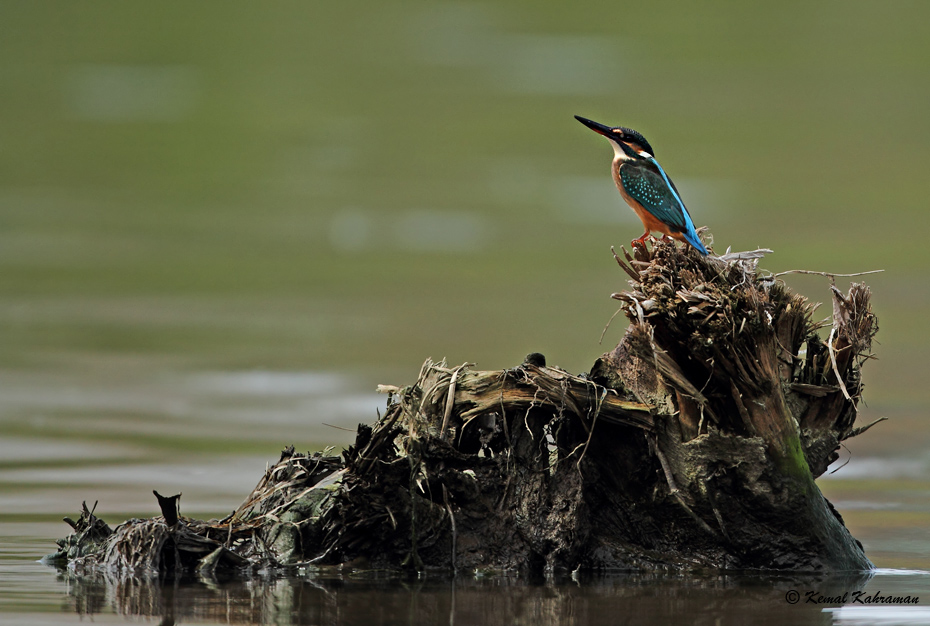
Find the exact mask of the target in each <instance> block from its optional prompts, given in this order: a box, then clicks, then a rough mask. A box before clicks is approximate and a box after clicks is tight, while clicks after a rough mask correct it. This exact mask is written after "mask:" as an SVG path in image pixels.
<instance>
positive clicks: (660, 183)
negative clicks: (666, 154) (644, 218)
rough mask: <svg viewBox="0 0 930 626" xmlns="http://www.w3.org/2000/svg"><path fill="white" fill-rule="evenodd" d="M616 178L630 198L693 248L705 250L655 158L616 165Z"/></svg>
mask: <svg viewBox="0 0 930 626" xmlns="http://www.w3.org/2000/svg"><path fill="white" fill-rule="evenodd" d="M620 182H621V183H623V189H624V191H626V192H627V194H629V195H630V197H631V198H633V199H634V200H636V201H637V202H639V203H640V204H641V205H643V208H644V209H646V210H647V211H649V212H650V213H651V214H652V215H654V216H655V217H656V218H657V219H658V220H659V221H661V222H663V223H664V224H666V225H668V226H669V227H671V228H672V229H673V230H675V231H678V232H680V233H682V235H684V237H685V238H686V239H687V240H688V241H689V242H690V243H691V245H693V246H694V247H695V248H697V249H698V250H700V251H701V252H702V253H703V254H707V252H706V249H705V248H704V245H703V244H702V243H701V240H700V238H698V236H697V233H696V232H695V230H694V223H693V222H692V221H691V216H690V215H689V214H688V209H686V208H685V203H684V202H682V200H681V196H679V194H678V189H676V188H675V184H674V183H673V182H672V180H671V179H670V178H669V177H668V175H667V174H666V173H665V170H663V169H662V166H661V165H659V163H658V162H657V161H656V160H655V159H643V160H637V161H629V162H627V163H624V164H623V165H621V166H620Z"/></svg>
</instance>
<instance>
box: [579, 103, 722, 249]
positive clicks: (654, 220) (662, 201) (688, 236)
mask: <svg viewBox="0 0 930 626" xmlns="http://www.w3.org/2000/svg"><path fill="white" fill-rule="evenodd" d="M575 119H576V120H578V121H579V122H581V123H582V124H584V125H585V126H587V127H588V128H590V129H591V130H593V131H594V132H596V133H598V134H600V135H604V136H605V137H607V139H608V141H610V145H611V146H613V149H614V161H613V165H612V166H611V171H612V173H613V177H614V183H616V185H617V189H619V190H620V195H621V196H623V199H624V200H626V203H627V204H629V205H630V208H631V209H633V211H635V212H636V215H638V216H639V219H641V220H642V222H643V227H645V229H646V232H645V233H643V236H642V237H640V238H639V239H634V240H633V241H632V244H633V245H636V244H639V245H641V246H645V245H646V244H645V240H646V237H648V236H649V233H651V232H659V233H662V234H663V235H668V236H669V237H674V238H675V239H677V240H679V241H685V242H687V243H689V244H691V246H692V247H694V249H695V250H697V251H698V252H700V253H701V254H705V255H706V254H707V248H705V247H704V244H703V243H701V240H700V238H698V236H697V233H696V232H695V230H694V222H692V221H691V216H690V215H689V214H688V209H686V208H685V203H684V202H682V201H681V196H680V195H679V193H678V189H676V188H675V183H673V182H672V179H671V178H669V177H668V174H666V173H665V170H663V169H662V166H661V165H659V162H658V161H656V159H655V152H654V151H653V150H652V146H650V145H649V142H648V141H646V138H645V137H643V136H642V135H640V134H639V133H638V132H636V131H635V130H633V129H631V128H624V127H623V126H613V127H611V126H604V125H603V124H598V123H597V122H594V121H591V120H589V119H585V118H583V117H580V116H578V115H576V116H575Z"/></svg>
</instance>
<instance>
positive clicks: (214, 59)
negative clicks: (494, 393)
mask: <svg viewBox="0 0 930 626" xmlns="http://www.w3.org/2000/svg"><path fill="white" fill-rule="evenodd" d="M928 23H930V4H928V3H926V2H918V1H913V2H906V1H896V2H894V3H891V4H888V3H873V2H858V1H852V2H815V3H811V2H781V3H768V4H766V3H744V2H735V1H720V2H710V3H678V2H650V3H643V2H617V1H612V2H609V3H608V2H604V3H587V4H584V5H580V4H572V3H561V2H544V3H541V2H528V1H527V2H495V3H492V2H487V3H481V2H458V3H446V2H392V1H379V2H296V1H295V2H266V3H250V2H229V1H225V0H224V1H222V2H195V3H191V2H164V1H163V2H158V3H127V2H117V1H114V2H98V1H93V2H81V3H72V2H25V1H24V2H10V1H3V2H0V337H2V350H0V379H2V380H3V381H4V382H3V386H2V387H3V388H2V389H0V395H2V396H3V398H0V433H2V434H3V435H4V436H5V437H7V438H11V439H9V440H11V441H15V442H17V443H22V442H34V443H35V442H39V443H41V444H42V445H47V444H48V443H49V442H54V441H65V442H72V441H74V440H75V439H84V440H86V441H89V442H92V443H99V442H101V441H107V442H111V443H113V444H114V445H116V444H119V445H123V446H129V447H123V448H119V449H118V451H117V452H114V453H113V455H112V460H111V462H112V463H122V462H125V460H126V459H130V458H131V459H133V460H139V459H147V458H159V459H165V458H167V459H168V460H171V459H174V458H177V457H176V456H172V455H178V454H181V453H183V454H189V453H190V452H192V451H193V452H196V453H205V452H208V451H222V452H233V453H237V452H238V453H244V452H247V451H252V452H255V453H256V454H262V455H266V456H267V455H269V454H273V451H274V450H276V449H279V448H280V446H282V445H284V444H286V443H290V439H288V436H289V435H290V436H291V438H294V437H298V436H297V435H294V424H293V421H288V419H289V418H281V419H280V420H279V421H278V422H275V421H274V419H273V418H274V415H273V409H274V407H275V406H277V405H276V404H275V403H276V402H278V400H280V397H281V396H287V395H288V393H292V395H293V394H294V393H296V395H298V396H299V395H300V393H302V392H300V391H299V389H304V390H306V385H309V386H310V387H313V389H315V390H316V391H314V392H313V393H324V395H325V393H327V389H329V387H328V386H327V385H329V382H331V383H332V385H331V387H332V388H333V389H336V388H338V390H339V394H342V396H345V395H350V396H352V397H359V398H362V399H361V400H359V401H358V402H357V403H355V404H351V403H350V405H345V404H340V405H339V406H340V407H341V408H339V409H338V411H337V410H336V409H334V411H335V412H336V413H338V414H339V416H341V417H339V418H338V419H341V420H342V422H341V423H342V424H343V426H345V425H346V424H348V425H349V426H351V424H352V423H356V422H358V421H367V420H370V419H373V418H374V408H373V407H375V406H377V405H378V403H379V402H381V400H379V399H378V398H376V397H373V394H371V393H370V392H371V390H372V389H373V387H374V385H375V384H377V383H392V384H406V383H409V382H412V381H413V379H414V378H415V376H416V374H417V372H418V370H419V367H420V364H421V362H422V361H423V360H424V359H425V358H426V357H433V358H435V359H438V358H441V357H446V358H447V359H448V360H449V361H450V362H451V363H454V364H458V363H461V362H465V361H470V362H473V363H476V364H477V367H478V368H483V369H498V368H505V367H511V366H514V365H516V364H518V363H520V362H521V360H522V357H523V356H524V355H525V354H526V353H528V352H531V351H539V352H543V353H544V354H545V355H546V356H547V357H548V359H549V362H550V363H551V364H557V365H560V366H562V367H564V368H565V369H568V370H570V371H574V372H580V371H586V370H587V369H589V367H590V365H591V364H592V362H593V361H594V359H595V358H596V357H597V356H599V355H600V354H601V353H602V352H604V351H606V350H607V349H609V348H610V347H612V346H613V345H614V344H615V343H616V342H617V341H618V340H619V338H620V337H621V336H622V333H623V330H624V326H625V323H624V322H623V321H622V320H621V319H620V318H618V319H617V320H615V322H614V324H613V325H612V326H611V328H610V329H609V330H608V332H607V334H606V336H605V339H604V341H603V344H599V338H600V335H601V332H602V329H603V328H604V326H605V324H606V323H607V321H608V319H609V318H610V317H611V315H612V314H613V313H614V312H615V310H616V305H615V304H614V302H613V301H611V300H610V299H609V295H610V293H611V292H613V291H618V290H620V289H622V288H624V287H625V286H626V279H625V276H624V275H623V273H622V272H621V271H620V270H619V269H618V268H617V266H616V264H615V263H614V262H613V260H612V258H611V256H610V246H612V245H614V246H618V247H619V246H620V245H626V246H627V247H628V246H629V241H630V239H632V238H634V237H636V236H638V235H639V234H640V233H641V227H640V225H639V223H638V221H637V219H636V217H635V216H634V215H633V213H632V212H631V211H630V210H629V209H628V208H626V206H625V205H623V203H622V200H621V199H620V197H619V195H618V194H617V192H616V190H615V189H614V187H613V183H612V182H611V180H610V177H609V163H610V159H611V156H612V152H611V150H610V148H609V146H608V145H607V143H606V142H605V141H604V140H603V139H601V138H599V137H597V136H596V135H594V134H593V133H591V132H590V131H588V130H586V129H585V128H584V127H582V126H581V125H580V124H578V123H577V122H576V121H575V120H573V119H572V115H573V114H580V115H584V116H586V117H590V118H593V119H595V120H598V121H601V122H604V123H608V124H612V125H613V124H623V125H626V126H630V127H633V128H636V129H637V130H639V131H641V132H642V133H643V134H644V135H645V136H646V137H647V139H648V140H649V141H650V143H651V144H652V145H653V147H654V148H655V150H656V152H657V157H658V159H659V161H660V162H661V163H662V164H663V166H664V167H665V169H666V170H667V171H668V172H669V174H670V175H671V176H672V177H673V178H674V179H675V181H676V183H677V184H678V187H679V189H680V190H681V192H682V195H683V197H684V199H685V202H686V203H687V204H688V206H689V209H690V211H691V214H692V215H693V217H694V221H695V223H696V224H697V225H699V226H702V225H707V226H709V227H710V228H711V231H712V233H713V237H714V242H715V243H714V249H715V250H716V251H717V252H718V253H721V252H723V251H725V250H726V249H727V248H728V247H732V248H733V249H734V250H744V249H754V248H756V247H769V248H772V249H773V250H774V251H775V253H774V254H773V255H771V256H769V257H768V258H766V259H765V260H764V261H763V262H762V266H763V267H764V268H766V269H768V270H771V271H773V272H777V271H783V270H788V269H810V270H823V271H831V272H858V271H865V270H872V269H884V270H886V272H885V273H884V274H879V275H875V276H870V277H868V278H867V281H868V282H869V284H871V285H872V286H873V289H874V304H875V309H876V311H877V313H878V315H879V318H880V322H881V331H880V333H879V335H878V340H879V342H880V345H877V346H876V353H877V355H878V357H879V358H880V360H879V361H875V362H871V363H868V364H867V365H866V371H865V376H866V384H867V389H866V392H865V398H866V400H867V402H868V403H869V406H868V407H866V408H865V409H864V410H863V419H869V420H871V419H874V418H875V417H878V416H879V415H887V416H889V417H893V418H894V419H893V420H892V421H891V423H889V424H883V425H882V426H880V427H878V428H877V429H876V430H875V431H873V432H870V433H869V434H868V435H866V436H864V437H863V442H862V445H863V446H865V449H866V450H867V452H868V453H869V454H878V455H882V454H885V455H890V454H897V453H899V452H900V451H901V450H902V449H907V450H909V451H910V452H911V453H913V454H916V455H918V456H919V455H922V454H923V450H924V448H925V447H926V445H927V442H928V439H930V429H927V427H926V424H925V419H924V417H925V414H926V410H927V406H928V399H930V397H928V394H930V391H928V386H927V385H926V383H925V382H924V378H925V355H926V352H927V348H928V346H930V335H928V331H927V327H926V325H925V323H924V321H925V317H926V312H925V311H926V308H927V305H928V304H930V285H928V282H927V279H926V276H927V270H928V266H930V253H928V250H927V246H926V245H925V243H924V241H925V238H926V228H925V226H926V224H927V218H926V206H925V204H926V198H927V187H928V182H927V180H928V179H927V174H926V168H927V164H928V156H930V155H928V146H930V142H928V131H930V121H928V116H927V111H928V108H930V106H928V105H930V81H928V80H927V78H928V60H930V38H928V37H927V29H926V25H927V24H928ZM787 280H788V281H789V283H790V284H792V285H793V286H796V287H797V288H798V289H799V290H801V291H802V293H804V294H806V295H808V296H809V297H810V298H811V299H813V300H824V301H828V298H829V291H828V281H827V279H825V278H819V277H815V278H810V277H806V278H805V277H788V279H787ZM839 285H840V286H841V287H842V288H843V289H844V290H845V288H846V287H847V286H848V280H845V279H840V280H839ZM822 312H823V314H824V315H828V314H829V306H825V307H823V308H822ZM621 317H622V316H621ZM249 372H258V373H260V378H261V376H264V377H265V378H261V380H259V382H258V383H256V380H255V378H254V376H253V377H252V378H248V377H246V378H236V376H238V375H240V374H241V373H249ZM224 376H225V378H224ZM327 376H330V378H327ZM198 377H200V378H198ZM204 377H207V378H206V379H205V378H204ZM210 377H213V378H210ZM288 377H290V378H288ZM302 377H303V378H302ZM191 380H195V382H196V381H200V382H199V383H197V384H200V383H203V382H204V380H206V381H207V383H208V384H207V387H210V385H211V384H212V385H213V386H212V387H211V389H213V391H214V392H215V393H214V395H213V396H212V399H211V400H210V402H209V403H205V404H204V403H201V404H198V401H197V400H196V398H194V399H193V400H192V399H191V398H192V395H191V394H194V395H196V393H195V392H191V391H190V386H189V383H190V381H191ZM210 381H212V382H210ZM217 381H218V382H217ZM262 381H264V382H262ZM268 381H272V382H268ZM282 381H283V382H282ZM327 381H329V382H327ZM214 383H215V384H214ZM266 383H267V384H266ZM256 384H257V385H258V387H260V388H261V389H264V390H265V392H266V393H265V394H264V395H262V393H258V394H257V395H253V396H249V397H248V398H247V399H243V398H244V395H243V394H245V395H247V393H246V392H247V391H248V389H244V388H247V387H249V385H256ZM263 384H264V385H265V387H262V385H263ZM301 385H304V387H301ZM195 387H196V385H195ZM198 388H200V389H202V388H203V386H202V385H201V387H198ZM288 389H290V390H291V391H290V392H288ZM294 389H298V391H297V392H294ZM276 390H277V391H276ZM321 390H322V391H321ZM278 392H280V393H278ZM275 393H278V395H277V396H275ZM88 394H91V395H92V396H93V397H90V398H89V397H88ZM237 394H238V395H237ZM352 394H355V395H354V396H353V395H352ZM365 394H369V395H365ZM337 395H338V394H337ZM342 396H340V397H342ZM369 396H371V397H369ZM327 397H330V396H327ZM269 398H270V399H269ZM275 398H278V400H276V399H275ZM266 401H267V402H266ZM244 404H245V405H248V407H249V411H246V412H245V413H242V412H239V413H237V411H239V410H241V409H242V408H243V405H244ZM282 406H283V405H282ZM321 406H322V407H323V408H322V409H321V408H320V407H321ZM325 406H329V405H325V404H324V405H319V404H318V403H317V404H313V403H309V404H303V405H299V406H296V408H295V405H293V403H292V404H290V405H288V407H289V408H288V409H287V410H289V411H291V412H293V411H298V412H299V411H304V413H303V414H302V415H305V417H304V419H305V420H306V421H307V422H308V423H310V422H313V423H317V422H320V421H322V422H327V421H328V419H327V415H325V414H323V415H319V414H316V413H315V412H318V411H324V412H325ZM333 406H335V405H333ZM346 406H349V408H346ZM353 407H354V408H353ZM282 410H284V409H282ZM264 412H267V413H268V414H270V416H269V417H267V418H266V417H265V413H264ZM208 414H209V415H208ZM205 416H206V417H205ZM211 420H212V421H211ZM333 420H336V418H333ZM353 420H354V421H353ZM329 421H332V420H329ZM274 424H278V425H279V426H280V428H278V429H275V428H272V427H271V426H273V425H274ZM269 425H271V426H269ZM314 432H315V434H313V435H312V436H309V435H308V436H303V435H300V436H299V437H298V438H299V440H300V441H301V442H305V443H306V447H309V446H310V445H317V444H319V445H322V444H325V443H329V442H336V443H338V442H344V441H346V440H348V438H350V437H351V435H349V434H347V433H346V432H345V431H336V430H330V431H325V430H323V431H319V432H316V431H314ZM237 433H239V434H241V436H237ZM327 433H329V434H327ZM905 433H906V439H904V440H902V439H903V437H904V434H905ZM178 451H180V452H178ZM91 457H93V458H91ZM100 458H101V457H100V455H99V454H95V455H89V456H88V458H87V459H86V460H85V461H86V462H87V463H99V462H100ZM920 458H923V457H920ZM35 462H36V461H35V460H34V459H31V460H30V459H21V460H19V461H16V462H15V463H14V461H10V460H9V459H8V460H7V462H6V467H12V466H13V465H15V467H16V468H19V469H21V468H22V467H25V466H28V465H29V464H30V463H35ZM62 462H63V463H64V461H62ZM76 462H77V461H75V460H73V459H72V460H68V461H67V463H68V465H69V466H73V465H74V463H76ZM11 464H12V465H11ZM254 477H255V478H256V479H257V475H255V476H254ZM36 480H38V479H36ZM247 482H248V481H247ZM28 483H29V480H28V479H22V480H21V481H20V483H18V484H20V487H21V488H22V489H26V486H23V485H28ZM20 487H17V489H19V488H20ZM7 488H8V489H12V487H9V485H8V487H7ZM68 510H69V511H70V509H68Z"/></svg>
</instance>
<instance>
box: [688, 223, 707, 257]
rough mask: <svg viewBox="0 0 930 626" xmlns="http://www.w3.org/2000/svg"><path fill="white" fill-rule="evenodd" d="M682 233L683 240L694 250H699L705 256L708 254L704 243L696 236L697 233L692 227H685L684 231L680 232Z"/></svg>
mask: <svg viewBox="0 0 930 626" xmlns="http://www.w3.org/2000/svg"><path fill="white" fill-rule="evenodd" d="M682 235H684V238H685V240H686V241H687V242H688V243H690V244H691V246H692V247H693V248H694V249H695V250H697V251H698V252H700V253H701V254H703V255H704V256H707V255H708V254H709V253H708V252H707V248H705V247H704V244H703V243H702V242H701V238H700V237H698V235H697V233H696V232H695V231H694V229H693V228H689V229H687V230H686V231H684V232H683V233H682Z"/></svg>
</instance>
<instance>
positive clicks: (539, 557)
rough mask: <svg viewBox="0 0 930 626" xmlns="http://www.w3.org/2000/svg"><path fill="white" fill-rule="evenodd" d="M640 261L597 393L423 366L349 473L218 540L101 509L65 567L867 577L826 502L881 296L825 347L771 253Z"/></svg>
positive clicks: (644, 255) (67, 546) (183, 526)
mask: <svg viewBox="0 0 930 626" xmlns="http://www.w3.org/2000/svg"><path fill="white" fill-rule="evenodd" d="M624 254H625V255H626V258H625V259H621V258H619V257H617V261H618V263H619V265H620V267H621V268H622V269H623V270H624V271H625V272H626V274H628V276H629V278H630V289H628V290H625V291H622V292H620V293H616V294H613V297H614V298H615V299H617V300H619V301H620V302H621V303H622V304H621V306H622V309H623V311H624V313H625V314H626V316H627V318H629V320H630V325H629V328H628V329H627V331H626V334H625V335H624V337H623V339H622V340H621V342H620V344H619V345H618V346H617V347H616V348H614V349H613V350H611V351H610V352H608V353H606V354H604V355H603V356H601V357H600V358H599V359H597V361H596V362H595V364H594V366H593V368H592V370H591V372H590V373H588V374H583V375H580V376H575V375H572V374H569V373H568V372H565V371H564V370H562V369H560V368H558V367H550V366H547V365H546V364H545V359H544V357H542V355H538V354H532V355H530V356H529V357H527V360H526V362H525V363H523V364H522V365H520V366H518V367H515V368H513V369H509V370H502V371H474V370H472V369H470V366H469V365H468V364H465V365H460V366H458V367H448V366H447V365H446V364H445V363H433V362H431V361H427V362H426V363H425V364H424V365H423V367H422V369H421V371H420V375H419V377H418V379H417V381H416V383H414V384H413V385H410V386H407V387H403V388H401V387H392V386H382V387H381V391H384V392H386V393H388V408H387V411H386V413H385V414H384V416H383V417H381V418H380V419H379V420H378V421H377V422H376V423H375V424H374V426H372V427H369V426H365V425H360V426H359V430H358V435H357V439H356V442H355V444H354V445H353V446H350V447H349V448H348V449H347V450H345V451H344V453H343V455H342V457H341V458H340V457H335V456H327V455H326V454H319V453H318V454H307V455H301V454H296V453H295V452H294V450H293V448H289V449H288V450H285V452H284V453H283V454H282V456H281V459H280V460H279V462H278V463H277V464H276V465H275V466H274V467H272V468H270V469H269V470H268V472H266V474H265V476H264V477H263V478H262V480H261V481H260V482H259V484H258V486H257V487H256V489H255V490H254V491H253V493H252V494H251V495H250V496H249V498H248V499H247V500H246V501H245V502H244V503H243V505H242V506H240V507H239V509H238V510H237V511H236V512H235V513H233V514H232V515H231V516H229V517H228V518H226V519H224V520H220V521H215V520H214V521H210V522H201V521H196V520H190V519H188V518H184V517H181V518H180V520H179V521H178V522H177V523H176V524H174V525H173V526H171V527H168V526H167V525H166V524H165V522H164V520H163V519H162V518H153V519H151V520H130V521H129V522H126V523H124V524H122V525H120V526H119V527H117V528H116V529H115V531H112V532H111V533H110V534H109V535H106V534H104V536H103V537H102V538H101V536H100V532H99V525H95V524H94V522H95V518H94V517H93V515H92V514H91V513H90V512H87V511H86V508H85V514H86V515H85V516H82V519H81V520H80V521H79V522H78V523H75V524H76V527H78V528H79V529H84V528H91V527H93V528H97V529H98V532H95V533H94V537H95V541H97V543H96V544H95V546H94V547H91V548H89V547H88V546H86V545H83V546H80V547H79V544H80V541H78V540H76V539H74V537H75V536H74V535H72V538H69V539H66V540H62V541H61V542H60V544H61V547H62V550H61V551H60V552H59V553H58V554H57V555H56V556H57V559H58V560H59V561H60V562H68V563H70V565H71V566H72V567H74V568H78V569H80V568H86V567H93V568H104V569H110V570H113V569H119V570H122V571H128V570H138V569H142V570H146V571H151V570H155V571H160V572H164V571H170V570H174V571H194V570H199V571H201V572H204V571H207V572H211V573H212V572H215V571H216V570H218V569H237V568H239V569H241V568H244V567H245V568H256V567H265V568H267V567H279V566H280V567H292V566H303V567H324V566H327V565H340V564H341V565H346V564H349V565H352V566H355V567H365V568H368V567H371V568H397V569H400V568H410V569H415V570H422V569H447V570H452V571H456V570H464V569H467V570H475V569H486V568H489V569H492V570H497V569H500V570H511V571H520V572H525V573H543V572H554V571H559V570H567V571H574V570H577V569H579V568H581V569H591V570H597V569H613V568H621V569H698V568H723V569H766V570H779V569H782V570H795V571H798V570H807V571H821V572H825V571H841V570H867V569H870V568H871V567H872V564H871V563H870V562H869V560H868V559H867V558H866V556H865V554H864V552H863V550H862V546H861V544H859V542H858V541H856V540H855V539H854V538H853V537H852V536H851V535H850V534H849V532H848V531H847V529H846V527H845V526H844V524H843V520H842V518H841V517H840V515H839V513H837V511H836V510H835V509H834V508H833V507H832V506H831V505H830V503H829V502H828V501H827V500H826V499H825V498H824V497H823V495H822V494H821V493H820V490H819V489H818V488H817V485H816V484H815V482H814V479H815V478H816V477H818V476H820V475H821V474H822V473H823V472H824V471H825V470H826V468H827V466H828V465H829V464H830V463H831V462H832V461H834V460H835V459H836V458H837V450H838V448H839V445H840V442H842V441H843V440H845V439H848V438H849V437H853V436H855V435H858V434H860V433H861V432H863V431H864V430H865V429H866V428H868V426H867V427H863V428H855V427H854V422H855V418H856V406H857V403H858V400H859V398H860V394H861V392H862V383H861V379H860V367H861V365H862V363H863V362H864V360H865V359H866V358H868V357H869V355H870V349H871V341H872V338H873V337H874V335H875V333H876V332H877V329H878V325H877V321H876V318H875V316H874V315H873V314H872V312H871V308H870V303H869V297H870V292H869V289H868V287H866V286H865V285H862V284H853V285H852V286H851V288H850V289H849V292H848V293H847V294H843V293H842V292H840V291H839V290H838V289H837V288H836V287H835V286H831V294H832V300H833V316H832V326H831V328H830V330H829V333H827V331H826V327H825V324H826V323H825V322H817V321H814V320H813V318H812V312H813V311H814V309H815V308H816V307H815V306H813V305H812V304H810V303H809V302H808V301H807V300H806V299H805V298H804V297H802V296H799V295H797V294H794V293H792V292H791V290H789V289H788V288H787V287H786V286H785V285H784V283H782V282H781V281H779V280H778V279H777V278H776V277H773V276H771V275H768V274H766V273H763V272H760V271H758V269H757V263H758V258H759V257H760V256H761V252H757V253H741V254H728V255H724V256H723V257H702V256H700V255H698V254H696V253H695V252H694V251H693V250H691V249H689V248H678V247H676V246H675V244H674V243H671V242H664V241H661V242H657V243H656V244H655V246H654V248H653V250H652V252H651V253H650V252H648V251H646V250H645V249H636V250H635V255H636V256H635V257H633V256H630V255H627V254H626V253H624ZM821 328H823V330H822V332H823V334H825V335H827V337H826V338H824V337H821V335H820V334H819V333H818V331H820V330H821ZM869 426H871V424H870V425H869ZM88 516H89V517H88ZM85 517H86V519H85ZM107 530H109V529H107ZM84 534H88V533H84ZM153 537H157V540H153ZM195 537H196V539H195ZM140 546H142V548H140ZM144 546H152V547H151V550H149V551H148V552H147V551H146V550H145V549H144ZM153 552H155V553H153Z"/></svg>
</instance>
